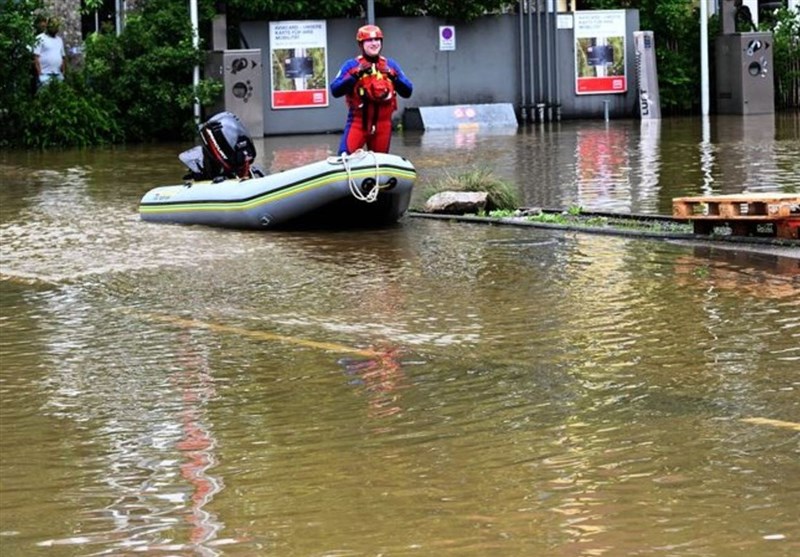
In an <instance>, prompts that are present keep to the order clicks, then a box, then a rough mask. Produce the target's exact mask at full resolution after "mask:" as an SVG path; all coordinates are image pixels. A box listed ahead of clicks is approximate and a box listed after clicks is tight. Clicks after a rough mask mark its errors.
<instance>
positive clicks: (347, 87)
mask: <svg viewBox="0 0 800 557" xmlns="http://www.w3.org/2000/svg"><path fill="white" fill-rule="evenodd" d="M413 88H414V86H413V85H412V83H411V81H410V80H409V79H408V78H407V77H406V76H405V74H404V73H403V70H401V69H400V66H399V65H398V64H397V62H395V61H394V60H392V59H391V58H385V57H383V56H378V57H377V58H375V59H374V60H370V59H369V58H366V57H365V56H358V57H357V58H351V59H350V60H348V61H346V62H345V63H344V64H343V65H342V67H341V69H339V73H338V74H336V77H335V78H334V80H333V81H332V82H331V94H332V95H333V96H334V97H341V96H342V95H347V97H346V100H347V108H348V111H347V122H346V124H345V128H344V134H343V135H342V141H341V143H340V144H339V153H340V154H341V153H352V152H354V151H357V150H358V149H361V148H363V147H364V146H366V147H367V149H369V150H371V151H375V152H378V153H388V152H389V144H390V142H391V139H392V113H393V112H394V111H395V110H396V109H397V95H400V96H401V97H403V98H408V97H410V96H411V91H412V90H413Z"/></svg>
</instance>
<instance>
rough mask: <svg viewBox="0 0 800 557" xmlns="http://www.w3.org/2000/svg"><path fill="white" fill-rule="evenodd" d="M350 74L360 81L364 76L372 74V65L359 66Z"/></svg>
mask: <svg viewBox="0 0 800 557" xmlns="http://www.w3.org/2000/svg"><path fill="white" fill-rule="evenodd" d="M350 73H351V75H352V76H353V77H355V78H356V79H361V78H362V77H364V76H365V75H369V74H371V73H372V65H371V64H361V65H360V66H358V67H357V68H353V69H352V70H351V72H350Z"/></svg>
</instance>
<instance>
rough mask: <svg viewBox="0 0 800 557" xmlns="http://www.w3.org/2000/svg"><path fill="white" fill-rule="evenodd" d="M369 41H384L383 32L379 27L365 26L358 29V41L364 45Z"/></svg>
mask: <svg viewBox="0 0 800 557" xmlns="http://www.w3.org/2000/svg"><path fill="white" fill-rule="evenodd" d="M367 39H380V40H383V31H381V28H380V27H378V26H377V25H364V26H363V27H359V28H358V33H356V41H358V42H359V43H362V42H364V41H366V40H367Z"/></svg>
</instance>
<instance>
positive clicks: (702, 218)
mask: <svg viewBox="0 0 800 557" xmlns="http://www.w3.org/2000/svg"><path fill="white" fill-rule="evenodd" d="M672 216H673V217H674V218H675V219H678V220H690V221H692V222H693V225H694V232H695V234H703V235H708V234H712V233H714V231H715V229H718V228H720V227H722V226H727V227H729V228H730V234H731V235H734V236H775V237H777V238H790V239H797V238H798V237H800V233H798V230H800V194H795V193H753V194H749V193H742V194H736V195H707V196H698V197H676V198H675V199H673V200H672Z"/></svg>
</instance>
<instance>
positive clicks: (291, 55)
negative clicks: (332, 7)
mask: <svg viewBox="0 0 800 557" xmlns="http://www.w3.org/2000/svg"><path fill="white" fill-rule="evenodd" d="M327 44H328V37H327V28H326V23H325V21H324V20H321V21H313V20H308V21H271V22H270V23H269V46H270V53H271V55H270V61H271V64H270V66H271V68H272V79H271V81H272V108H274V109H275V108H312V107H323V106H328V55H327Z"/></svg>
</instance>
